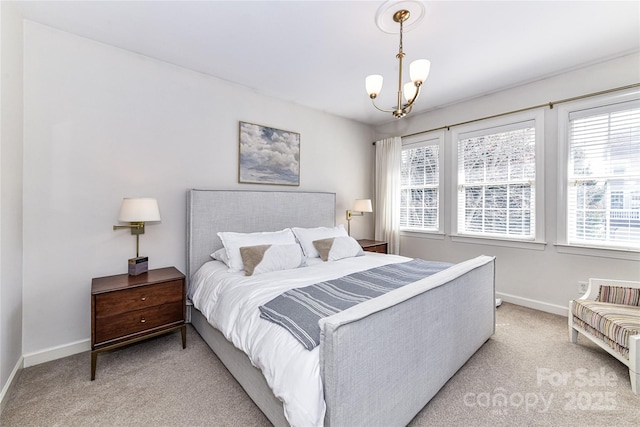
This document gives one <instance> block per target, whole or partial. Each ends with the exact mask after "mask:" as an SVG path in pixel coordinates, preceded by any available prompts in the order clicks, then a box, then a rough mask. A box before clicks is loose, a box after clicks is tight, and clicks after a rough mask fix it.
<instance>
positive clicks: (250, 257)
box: [240, 245, 271, 276]
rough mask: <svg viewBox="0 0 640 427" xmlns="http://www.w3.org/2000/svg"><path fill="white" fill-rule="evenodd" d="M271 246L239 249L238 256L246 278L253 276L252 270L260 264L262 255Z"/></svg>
mask: <svg viewBox="0 0 640 427" xmlns="http://www.w3.org/2000/svg"><path fill="white" fill-rule="evenodd" d="M270 247H271V245H257V246H245V247H242V248H240V256H241V257H242V263H243V264H244V271H245V274H246V275H247V276H251V275H252V274H253V270H254V269H255V268H256V266H257V265H258V264H260V263H261V262H262V258H264V253H265V252H267V249H269V248H270Z"/></svg>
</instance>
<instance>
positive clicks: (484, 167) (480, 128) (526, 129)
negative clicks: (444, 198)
mask: <svg viewBox="0 0 640 427" xmlns="http://www.w3.org/2000/svg"><path fill="white" fill-rule="evenodd" d="M542 114H543V113H542V112H541V111H538V112H530V113H528V114H526V115H523V114H518V115H513V116H506V117H503V118H501V119H499V120H496V119H493V120H486V121H482V122H479V123H476V124H474V126H467V127H466V128H463V129H460V130H458V131H454V132H453V142H454V144H455V146H456V147H455V151H456V153H455V155H454V161H455V162H456V163H455V168H454V169H455V170H456V171H457V198H456V200H454V203H456V209H454V211H455V213H456V221H454V224H456V226H457V235H460V236H469V237H484V238H496V239H509V240H522V241H537V240H541V237H542V234H541V233H542V231H543V230H542V228H541V229H540V230H538V229H537V226H538V222H542V217H541V215H542V214H541V213H540V214H538V212H542V206H541V205H542V201H541V199H540V198H539V196H538V195H537V193H538V192H540V193H541V194H542V190H541V189H540V188H539V187H540V186H539V185H537V181H538V179H537V176H538V175H541V173H538V171H537V169H538V164H539V163H540V162H539V160H538V158H539V157H540V158H541V157H542V156H541V155H540V154H539V153H540V152H541V150H542V136H541V135H542V121H543V115H542Z"/></svg>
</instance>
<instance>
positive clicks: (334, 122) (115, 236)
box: [23, 21, 374, 365]
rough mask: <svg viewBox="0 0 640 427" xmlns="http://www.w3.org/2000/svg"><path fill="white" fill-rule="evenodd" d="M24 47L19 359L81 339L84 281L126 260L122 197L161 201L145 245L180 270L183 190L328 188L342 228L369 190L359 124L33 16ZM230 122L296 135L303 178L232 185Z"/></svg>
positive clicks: (365, 233) (358, 230)
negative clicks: (296, 182)
mask: <svg viewBox="0 0 640 427" xmlns="http://www.w3.org/2000/svg"><path fill="white" fill-rule="evenodd" d="M24 44H25V57H24V60H25V61H24V120H25V133H24V308H23V309H24V336H23V340H24V344H23V352H24V355H25V365H29V364H31V363H37V362H39V361H41V359H43V358H44V359H46V358H47V356H46V355H47V354H48V355H51V354H54V353H56V347H57V346H63V349H62V351H61V352H60V353H61V354H60V355H63V354H64V353H65V352H66V353H69V352H73V351H80V350H83V349H88V348H89V342H88V340H89V337H90V324H91V322H90V286H91V278H92V277H99V276H104V275H111V274H119V273H124V272H126V261H127V259H128V258H131V257H132V256H134V255H135V238H134V237H133V236H131V234H130V233H128V232H127V231H125V230H120V231H116V232H114V231H113V230H112V225H114V224H116V219H117V215H118V210H119V207H120V202H121V200H122V197H125V196H148V197H155V198H157V199H158V203H159V206H160V212H161V216H162V223H161V224H158V225H149V226H147V230H146V234H145V235H143V236H141V237H140V253H141V255H146V256H148V257H149V264H150V268H158V267H162V266H168V265H175V266H176V267H177V268H178V269H180V270H182V271H184V269H185V230H186V220H185V218H186V191H187V189H189V188H220V189H244V190H248V189H259V190H318V191H330V192H336V193H337V214H336V216H337V219H336V220H337V223H345V222H346V220H345V218H344V212H345V210H346V209H349V208H351V206H352V203H353V200H354V199H356V198H359V197H371V195H372V194H371V192H372V188H371V182H370V181H371V180H370V179H368V178H363V177H369V176H370V175H371V173H372V170H371V168H372V164H373V154H374V153H373V150H372V146H371V141H372V140H373V139H372V138H373V131H372V129H371V128H370V127H368V126H365V125H362V124H359V123H356V122H353V121H349V120H345V119H342V118H339V117H336V116H332V115H328V114H325V113H322V112H318V111H314V110H310V109H307V108H304V107H300V106H296V105H294V104H291V103H287V102H282V101H278V100H275V99H272V98H267V97H264V96H261V95H259V94H256V93H254V92H252V91H251V90H249V89H247V88H244V87H241V86H237V85H234V84H230V83H228V82H225V81H221V80H219V79H216V78H212V77H209V76H206V75H203V74H199V73H196V72H193V71H190V70H186V69H183V68H179V67H176V66H173V65H170V64H167V63H163V62H159V61H156V60H153V59H150V58H147V57H143V56H140V55H137V54H134V53H131V52H128V51H124V50H121V49H117V48H114V47H111V46H107V45H104V44H100V43H96V42H94V41H90V40H87V39H84V38H81V37H77V36H74V35H71V34H68V33H65V32H61V31H58V30H54V29H52V28H49V27H46V26H42V25H40V24H36V23H33V22H29V21H26V22H25V40H24ZM211 54H212V55H215V52H212V53H211ZM221 60H226V59H221ZM239 121H248V122H252V123H257V124H262V125H267V126H271V127H275V128H280V129H286V130H291V131H296V132H299V133H300V134H301V158H300V163H301V177H300V182H301V183H300V186H299V187H281V186H261V185H246V184H238V183H237V180H238V122H239ZM256 214H259V212H256ZM358 219H359V220H358V221H353V224H352V225H353V234H355V236H356V237H371V236H370V234H371V231H370V230H371V229H372V225H371V224H372V222H371V219H370V218H365V219H363V220H361V218H358ZM65 346H66V347H65ZM43 351H49V352H48V353H45V355H44V356H42V352H43ZM41 356H42V357H41Z"/></svg>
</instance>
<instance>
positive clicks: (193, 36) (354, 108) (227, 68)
mask: <svg viewBox="0 0 640 427" xmlns="http://www.w3.org/2000/svg"><path fill="white" fill-rule="evenodd" d="M383 3H384V2H383V1H306V0H304V1H303V0H298V1H106V2H102V1H27V2H20V3H19V4H18V8H19V10H20V11H21V12H22V14H23V16H24V17H25V18H27V19H30V20H33V21H36V22H40V23H43V24H46V25H49V26H52V27H55V28H59V29H62V30H64V31H68V32H70V33H74V34H78V35H81V36H84V37H87V38H90V39H93V40H97V41H100V42H103V43H107V44H110V45H113V46H117V47H120V48H123V49H127V50H130V51H133V52H138V53H140V54H143V55H146V56H149V57H153V58H157V59H160V60H162V61H166V62H169V63H172V64H176V65H180V66H182V67H186V68H189V69H192V70H196V71H200V72H202V73H206V74H209V75H212V76H216V77H219V78H221V79H224V80H228V81H231V82H236V83H239V84H241V85H244V86H248V87H250V88H253V89H254V90H255V91H256V92H259V93H262V94H265V95H269V96H273V97H276V98H279V99H283V100H287V101H291V102H295V103H298V104H301V105H305V106H308V107H312V108H315V109H319V110H322V111H326V112H329V113H332V114H336V115H340V116H344V117H348V118H351V119H354V120H358V121H361V122H364V123H369V124H379V123H385V122H389V121H392V120H394V119H393V118H392V116H391V114H385V113H381V112H379V111H377V110H376V109H374V108H373V106H372V105H371V101H370V100H369V97H368V96H367V94H366V93H365V90H364V78H365V77H366V76H367V75H368V74H382V75H383V76H384V77H385V86H384V87H383V89H382V93H381V95H380V97H379V101H380V104H381V105H382V106H383V107H386V108H390V107H391V106H392V105H393V104H394V103H395V91H396V86H397V60H396V58H395V54H396V53H397V50H398V35H397V34H386V33H383V32H382V31H380V30H379V29H378V28H377V26H376V24H375V15H376V11H377V10H378V8H379V7H380V6H381V5H382V4H383ZM424 5H425V8H426V15H425V17H424V19H423V20H422V22H421V23H420V24H419V25H418V26H417V27H416V28H414V29H412V30H411V31H409V32H406V33H405V36H404V51H405V53H406V55H407V56H406V59H405V60H406V61H407V63H409V62H411V61H412V60H413V59H419V58H426V59H430V60H431V74H430V76H429V78H428V80H427V82H426V86H425V90H424V91H423V93H422V94H421V95H420V98H419V100H418V102H417V106H416V107H415V108H414V113H415V112H416V111H425V110H429V109H433V108H437V107H441V106H443V105H447V104H451V103H454V102H457V101H461V100H464V99H469V98H473V97H476V96H480V95H483V94H486V93H490V92H494V91H498V90H500V89H504V88H507V87H512V86H516V85H519V84H522V83H526V82H530V81H534V80H538V79H541V78H545V77H548V76H551V75H554V74H557V73H560V72H562V71H566V70H569V69H574V68H578V67H581V66H584V65H588V64H592V63H596V62H600V61H603V60H606V59H610V58H613V57H617V56H621V55H625V54H628V53H631V52H638V51H640V2H638V1H622V2H616V1H567V2H564V1H425V2H424ZM594 78H596V77H594ZM638 78H639V80H640V76H639V77H638ZM405 79H406V80H408V76H407V77H406V78H405Z"/></svg>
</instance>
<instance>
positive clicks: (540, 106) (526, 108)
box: [373, 83, 640, 145]
mask: <svg viewBox="0 0 640 427" xmlns="http://www.w3.org/2000/svg"><path fill="white" fill-rule="evenodd" d="M639 86H640V83H634V84H630V85H627V86H620V87H617V88H613V89H607V90H602V91H600V92H593V93H589V94H586V95H580V96H574V97H572V98H565V99H561V100H558V101H551V102H549V103H547V104H539V105H534V106H532V107H525V108H521V109H519V110H513V111H509V112H506V113H499V114H494V115H491V116H486V117H481V118H479V119H473V120H467V121H466V122H459V123H454V124H452V125H445V126H439V127H437V128H433V129H429V130H421V131H420V132H415V133H410V134H408V135H402V136H401V138H407V137H410V136H415V135H420V134H421V133H428V132H433V131H436V130H442V129H446V130H450V129H451V128H452V127H454V126H462V125H467V124H469V123H475V122H480V121H482V120H488V119H495V118H496V117H502V116H508V115H509V114H515V113H521V112H523V111H529V110H535V109H537V108H543V107H549V108H550V109H553V106H554V105H556V104H562V103H565V102H571V101H577V100H579V99H585V98H591V97H592V96H598V95H605V94H607V93H611V92H618V91H621V90H626V89H632V88H634V87H639ZM373 145H376V142H375V141H374V142H373Z"/></svg>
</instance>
